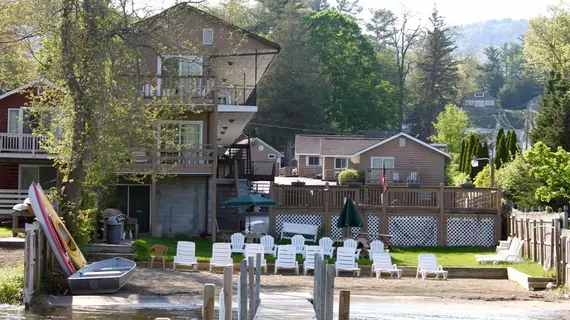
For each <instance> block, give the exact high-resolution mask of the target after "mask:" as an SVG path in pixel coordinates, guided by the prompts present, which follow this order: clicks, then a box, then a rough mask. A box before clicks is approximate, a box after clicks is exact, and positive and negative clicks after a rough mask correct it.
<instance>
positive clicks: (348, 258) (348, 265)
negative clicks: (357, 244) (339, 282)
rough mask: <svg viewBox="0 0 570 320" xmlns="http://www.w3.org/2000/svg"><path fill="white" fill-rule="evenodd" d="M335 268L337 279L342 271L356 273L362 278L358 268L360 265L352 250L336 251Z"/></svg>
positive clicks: (343, 248)
mask: <svg viewBox="0 0 570 320" xmlns="http://www.w3.org/2000/svg"><path fill="white" fill-rule="evenodd" d="M335 267H336V276H337V277H338V274H339V272H340V271H351V272H355V273H356V276H357V277H360V268H359V267H358V263H356V257H355V255H354V250H352V248H345V247H342V248H338V250H337V251H336V262H335Z"/></svg>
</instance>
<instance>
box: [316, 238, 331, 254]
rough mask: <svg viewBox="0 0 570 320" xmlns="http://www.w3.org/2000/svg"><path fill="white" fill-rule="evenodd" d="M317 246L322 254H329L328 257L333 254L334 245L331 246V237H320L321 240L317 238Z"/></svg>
mask: <svg viewBox="0 0 570 320" xmlns="http://www.w3.org/2000/svg"><path fill="white" fill-rule="evenodd" d="M319 247H321V249H322V251H323V255H325V256H329V257H330V258H332V257H333V256H334V249H335V247H333V241H332V239H331V238H329V237H324V238H321V240H319Z"/></svg>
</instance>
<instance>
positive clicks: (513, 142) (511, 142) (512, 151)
mask: <svg viewBox="0 0 570 320" xmlns="http://www.w3.org/2000/svg"><path fill="white" fill-rule="evenodd" d="M508 136H509V138H508V139H507V141H508V143H507V146H508V150H509V161H513V159H514V158H515V157H516V155H517V154H518V153H519V152H520V148H519V139H518V137H517V133H516V132H515V131H514V130H509V133H508Z"/></svg>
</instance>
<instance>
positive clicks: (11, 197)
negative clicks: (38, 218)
mask: <svg viewBox="0 0 570 320" xmlns="http://www.w3.org/2000/svg"><path fill="white" fill-rule="evenodd" d="M27 197H28V190H18V189H0V215H2V214H11V213H12V208H13V207H14V206H15V205H17V204H18V203H22V202H24V200H25V199H26V198H27Z"/></svg>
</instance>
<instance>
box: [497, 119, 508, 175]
mask: <svg viewBox="0 0 570 320" xmlns="http://www.w3.org/2000/svg"><path fill="white" fill-rule="evenodd" d="M506 139H507V138H506V137H505V130H504V129H503V128H502V127H501V128H500V129H499V132H498V133H497V140H496V148H495V168H497V169H499V168H500V167H501V166H502V165H503V164H504V163H506V162H507V161H508V160H507V159H508V150H507V141H506Z"/></svg>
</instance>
